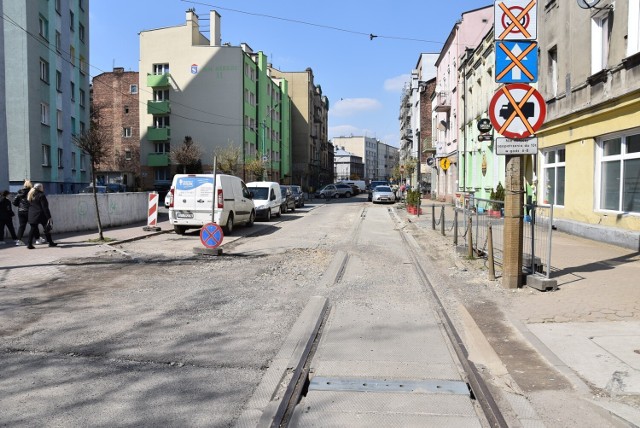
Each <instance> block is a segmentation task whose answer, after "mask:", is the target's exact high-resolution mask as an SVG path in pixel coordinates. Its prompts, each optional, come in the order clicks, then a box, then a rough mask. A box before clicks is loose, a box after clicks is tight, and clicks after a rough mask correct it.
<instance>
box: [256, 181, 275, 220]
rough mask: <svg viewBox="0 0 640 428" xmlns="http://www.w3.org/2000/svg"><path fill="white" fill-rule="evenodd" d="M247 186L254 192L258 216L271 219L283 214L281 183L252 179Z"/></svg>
mask: <svg viewBox="0 0 640 428" xmlns="http://www.w3.org/2000/svg"><path fill="white" fill-rule="evenodd" d="M247 187H248V188H249V190H250V191H251V192H252V193H253V204H254V205H255V208H256V217H257V218H263V219H265V220H267V221H269V220H271V217H272V216H276V217H280V214H282V192H281V191H280V184H278V183H276V182H273V181H252V182H251V183H247Z"/></svg>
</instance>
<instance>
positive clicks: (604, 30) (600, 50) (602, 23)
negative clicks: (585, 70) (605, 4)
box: [591, 9, 611, 74]
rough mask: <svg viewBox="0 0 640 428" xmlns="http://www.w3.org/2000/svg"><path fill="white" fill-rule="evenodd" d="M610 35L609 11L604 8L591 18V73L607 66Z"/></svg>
mask: <svg viewBox="0 0 640 428" xmlns="http://www.w3.org/2000/svg"><path fill="white" fill-rule="evenodd" d="M610 37H611V12H610V10H609V9H606V10H604V11H602V12H601V13H598V14H597V15H595V16H594V17H593V18H591V74H596V73H598V72H599V71H601V70H604V69H605V68H607V60H608V58H609V39H610Z"/></svg>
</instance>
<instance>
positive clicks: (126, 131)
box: [122, 127, 131, 138]
mask: <svg viewBox="0 0 640 428" xmlns="http://www.w3.org/2000/svg"><path fill="white" fill-rule="evenodd" d="M122 136H123V137H124V138H131V128H129V127H125V128H122Z"/></svg>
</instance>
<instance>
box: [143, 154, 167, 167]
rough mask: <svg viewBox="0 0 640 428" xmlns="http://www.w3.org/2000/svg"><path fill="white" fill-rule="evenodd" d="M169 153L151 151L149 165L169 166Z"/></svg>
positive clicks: (148, 158)
mask: <svg viewBox="0 0 640 428" xmlns="http://www.w3.org/2000/svg"><path fill="white" fill-rule="evenodd" d="M170 163H171V162H170V161H169V155H168V154H167V153H149V157H147V166H169V164H170Z"/></svg>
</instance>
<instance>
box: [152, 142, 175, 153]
mask: <svg viewBox="0 0 640 428" xmlns="http://www.w3.org/2000/svg"><path fill="white" fill-rule="evenodd" d="M155 150H156V151H155V152H154V153H170V152H171V145H170V144H169V143H155Z"/></svg>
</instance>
